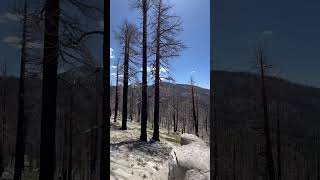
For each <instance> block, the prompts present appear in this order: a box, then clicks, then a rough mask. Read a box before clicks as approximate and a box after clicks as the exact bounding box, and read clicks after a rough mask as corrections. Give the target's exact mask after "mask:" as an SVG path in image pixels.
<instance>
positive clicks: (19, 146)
mask: <svg viewBox="0 0 320 180" xmlns="http://www.w3.org/2000/svg"><path fill="white" fill-rule="evenodd" d="M26 36H27V0H25V1H24V16H23V28H22V44H21V45H22V47H21V62H20V79H19V94H18V122H17V135H16V153H15V156H16V158H15V166H14V180H20V179H21V174H22V170H23V168H24V151H25V142H24V139H25V137H24V136H25V132H24V130H25V122H24V121H25V118H24V116H25V113H24V86H25V85H24V78H25V62H26V55H27V54H26V44H27V42H26V41H27V40H26Z"/></svg>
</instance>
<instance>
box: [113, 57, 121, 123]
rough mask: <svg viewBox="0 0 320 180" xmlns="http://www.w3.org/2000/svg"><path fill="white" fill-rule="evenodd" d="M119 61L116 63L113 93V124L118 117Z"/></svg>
mask: <svg viewBox="0 0 320 180" xmlns="http://www.w3.org/2000/svg"><path fill="white" fill-rule="evenodd" d="M119 66H120V60H118V62H117V68H116V71H117V72H116V93H115V103H114V122H117V117H118V105H119V90H118V89H119V71H120V70H119V69H120V67H119Z"/></svg>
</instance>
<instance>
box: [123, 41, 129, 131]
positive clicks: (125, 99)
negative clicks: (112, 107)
mask: <svg viewBox="0 0 320 180" xmlns="http://www.w3.org/2000/svg"><path fill="white" fill-rule="evenodd" d="M126 36H127V38H128V35H126ZM129 51H130V45H129V43H128V39H126V43H125V53H124V54H125V55H124V56H125V57H124V64H123V65H124V67H123V68H124V70H123V93H122V129H123V130H127V118H128V81H129V56H130V55H129Z"/></svg>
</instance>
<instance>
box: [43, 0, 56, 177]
mask: <svg viewBox="0 0 320 180" xmlns="http://www.w3.org/2000/svg"><path fill="white" fill-rule="evenodd" d="M59 5H60V3H59V1H56V0H47V1H46V7H45V13H46V15H45V31H44V32H45V35H44V53H43V87H42V119H41V143H40V175H39V179H40V180H53V179H54V169H55V126H56V96H57V67H58V51H59V12H60V11H59Z"/></svg>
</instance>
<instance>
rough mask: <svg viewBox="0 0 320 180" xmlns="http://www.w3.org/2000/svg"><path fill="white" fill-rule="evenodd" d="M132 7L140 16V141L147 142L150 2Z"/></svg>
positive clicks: (139, 1)
mask: <svg viewBox="0 0 320 180" xmlns="http://www.w3.org/2000/svg"><path fill="white" fill-rule="evenodd" d="M132 6H133V7H134V8H136V9H138V10H139V11H140V13H141V14H142V85H141V86H142V90H141V134H140V140H141V141H147V122H148V111H147V107H148V91H147V88H148V82H147V76H148V71H147V67H148V55H147V54H148V51H147V50H148V43H147V42H148V28H147V26H148V25H147V24H148V11H149V9H150V7H151V0H134V1H133V4H132Z"/></svg>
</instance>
